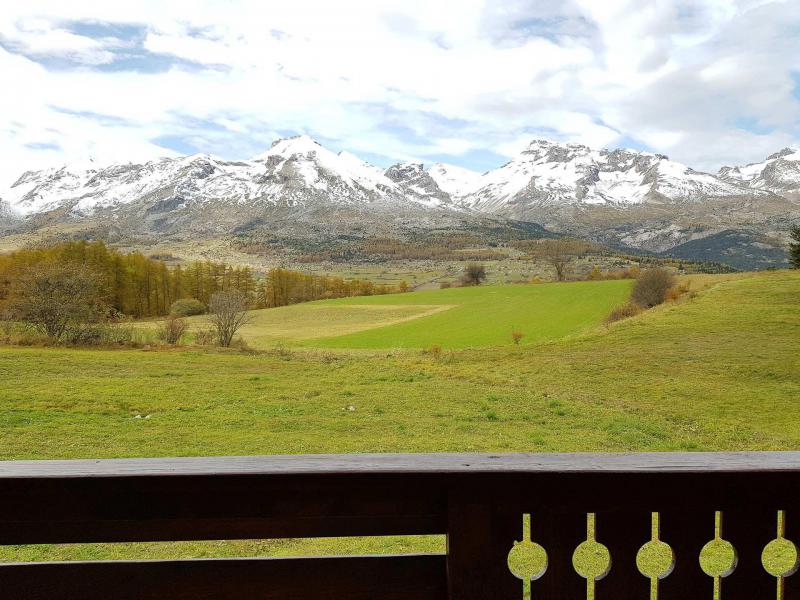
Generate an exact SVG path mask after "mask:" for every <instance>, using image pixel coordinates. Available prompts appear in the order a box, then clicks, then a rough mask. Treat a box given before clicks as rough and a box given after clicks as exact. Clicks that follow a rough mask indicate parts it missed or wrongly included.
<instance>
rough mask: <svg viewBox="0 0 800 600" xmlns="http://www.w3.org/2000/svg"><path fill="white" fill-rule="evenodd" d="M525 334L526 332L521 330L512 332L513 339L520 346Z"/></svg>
mask: <svg viewBox="0 0 800 600" xmlns="http://www.w3.org/2000/svg"><path fill="white" fill-rule="evenodd" d="M524 336H525V334H524V333H522V332H521V331H512V332H511V340H512V341H513V342H514V343H515V344H516V345H518V346H519V343H520V342H521V341H522V338H523V337H524Z"/></svg>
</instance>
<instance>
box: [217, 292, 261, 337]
mask: <svg viewBox="0 0 800 600" xmlns="http://www.w3.org/2000/svg"><path fill="white" fill-rule="evenodd" d="M249 304H250V300H249V299H248V298H247V295H246V294H245V293H244V292H241V291H239V290H227V291H224V292H216V293H215V294H214V295H213V296H211V302H210V303H209V305H208V310H209V312H210V313H211V325H212V326H213V327H214V329H215V331H216V333H217V343H218V344H219V345H220V346H222V347H223V348H229V347H230V345H231V342H233V337H234V336H235V335H236V332H237V331H239V329H241V328H242V327H244V326H245V325H247V324H248V323H249V322H250V321H251V315H249V314H248V313H247V308H248V305H249Z"/></svg>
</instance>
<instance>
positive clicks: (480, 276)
mask: <svg viewBox="0 0 800 600" xmlns="http://www.w3.org/2000/svg"><path fill="white" fill-rule="evenodd" d="M485 280H486V267H484V266H483V265H480V264H478V263H470V264H468V265H467V266H466V267H464V273H463V274H462V275H461V283H462V284H464V285H480V284H481V283H483V282H484V281H485Z"/></svg>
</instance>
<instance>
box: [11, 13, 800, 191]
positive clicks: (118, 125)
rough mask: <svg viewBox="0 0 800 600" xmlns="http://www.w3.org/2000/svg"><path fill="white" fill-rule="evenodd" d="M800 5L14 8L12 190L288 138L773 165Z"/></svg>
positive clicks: (791, 103)
mask: <svg viewBox="0 0 800 600" xmlns="http://www.w3.org/2000/svg"><path fill="white" fill-rule="evenodd" d="M799 5H800V3H795V2H777V1H776V2H764V1H760V0H759V1H749V2H744V1H743V2H736V1H734V0H696V1H692V2H690V1H687V0H678V1H675V2H666V1H665V2H660V1H655V0H654V1H650V2H642V1H639V0H636V1H631V0H627V1H626V0H614V1H611V0H604V1H603V2H597V1H595V0H571V1H565V2H550V1H542V2H528V1H523V0H510V1H509V2H504V3H502V5H501V4H499V3H496V2H489V1H488V0H487V1H486V2H484V1H480V0H441V1H439V2H430V0H404V1H400V0H373V1H370V2H365V1H358V0H341V1H339V2H329V1H327V0H296V1H295V2H291V3H265V2H257V1H255V0H253V1H250V0H242V1H240V2H233V3H219V2H213V1H206V2H191V3H188V2H187V3H185V2H162V1H158V2H155V1H147V0H142V1H137V2H104V3H97V2H93V1H88V0H73V1H70V2H63V0H60V1H58V2H55V1H51V0H42V1H39V2H36V3H31V2H19V1H16V0H12V1H10V2H5V3H4V9H3V11H2V16H0V45H2V47H3V48H4V49H0V83H2V85H3V89H4V90H13V92H12V93H10V94H9V93H4V94H2V95H0V153H1V154H2V156H3V161H2V164H1V165H0V184H2V183H4V182H7V181H8V180H9V179H13V178H15V177H16V176H18V175H19V173H20V172H22V171H23V170H26V169H29V168H40V167H42V166H46V165H50V164H52V163H54V162H56V163H58V162H65V161H72V160H82V159H85V157H86V156H87V155H93V156H95V157H96V158H98V159H100V160H102V161H103V162H106V161H111V160H123V159H128V160H141V159H146V158H149V157H155V156H158V155H165V154H169V153H171V152H176V151H179V150H180V149H181V142H183V143H184V144H186V145H187V146H188V145H191V144H194V145H195V146H198V145H199V146H201V147H200V148H199V149H201V150H207V151H209V152H216V153H222V154H225V155H226V156H229V157H245V156H247V155H248V154H250V153H255V152H256V151H258V150H259V149H262V148H264V147H265V146H267V145H269V143H270V142H271V140H272V138H274V137H277V136H280V135H281V134H282V133H287V132H297V133H300V132H306V133H310V134H311V135H315V136H318V137H321V138H323V139H324V140H325V141H328V142H329V143H330V145H331V146H332V147H335V148H342V149H345V148H346V149H348V150H350V151H351V152H354V153H356V154H358V153H369V154H371V155H378V156H384V157H388V158H392V159H397V160H406V159H415V158H416V159H424V158H427V157H431V158H432V157H435V156H436V155H448V156H455V157H457V156H459V155H464V156H469V155H471V154H474V153H475V152H479V153H480V152H484V153H487V155H489V156H491V154H489V153H491V152H494V153H496V154H499V155H501V156H507V155H509V154H511V153H514V152H516V151H518V150H519V149H520V148H521V147H522V146H524V145H525V142H526V141H527V140H530V139H531V138H532V137H535V136H537V135H545V136H550V137H558V138H560V139H565V140H569V141H575V142H582V143H587V144H590V145H601V146H602V145H615V144H617V143H623V144H625V145H629V144H630V143H631V141H634V142H636V141H638V142H639V143H642V144H646V145H648V146H650V147H651V148H652V149H653V150H656V151H658V152H664V153H666V154H669V155H670V156H671V157H672V158H674V159H677V160H681V161H683V162H687V163H689V164H692V165H693V166H698V167H700V168H708V169H715V168H717V167H718V166H720V164H722V163H730V162H747V161H750V160H757V159H760V158H762V157H763V155H764V154H768V153H771V152H773V151H774V150H777V149H778V148H780V147H782V146H784V145H787V144H789V143H797V140H798V130H799V128H800V123H799V121H800V100H799V99H798V98H797V97H796V93H797V92H796V85H797V81H796V80H794V79H793V78H792V69H796V68H797V67H796V65H797V64H798V60H797V59H798V58H799V56H798V50H800V44H799V43H798V42H797V41H796V40H797V38H798V36H797V32H798V31H800V6H799ZM498 7H499V8H498ZM76 23H77V24H85V25H87V27H84V28H83V29H81V28H77V27H75V24H76ZM126 28H128V29H126ZM132 31H135V32H137V35H138V34H139V33H140V34H141V36H140V39H139V38H137V39H133V37H131V36H130V35H128V34H130V32H132ZM126 32H127V33H126ZM65 63H66V64H65ZM122 67H124V68H122ZM159 144H160V145H159ZM204 145H207V146H208V147H207V148H204V147H202V146H204ZM456 160H457V159H456ZM498 160H499V157H498ZM467 166H470V165H467ZM472 166H477V165H472ZM485 166H487V167H488V166H490V165H485Z"/></svg>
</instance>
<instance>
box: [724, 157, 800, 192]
mask: <svg viewBox="0 0 800 600" xmlns="http://www.w3.org/2000/svg"><path fill="white" fill-rule="evenodd" d="M718 175H719V178H720V179H723V180H724V181H730V182H733V183H737V184H740V185H746V186H747V187H749V188H750V189H753V190H768V191H770V192H774V193H776V194H784V193H800V148H793V147H789V148H784V149H783V150H781V151H780V152H776V153H775V154H771V155H770V156H768V157H767V158H766V160H763V161H761V162H758V163H752V164H749V165H745V166H743V167H722V168H721V169H720V170H719V173H718Z"/></svg>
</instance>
